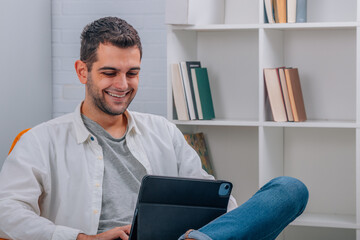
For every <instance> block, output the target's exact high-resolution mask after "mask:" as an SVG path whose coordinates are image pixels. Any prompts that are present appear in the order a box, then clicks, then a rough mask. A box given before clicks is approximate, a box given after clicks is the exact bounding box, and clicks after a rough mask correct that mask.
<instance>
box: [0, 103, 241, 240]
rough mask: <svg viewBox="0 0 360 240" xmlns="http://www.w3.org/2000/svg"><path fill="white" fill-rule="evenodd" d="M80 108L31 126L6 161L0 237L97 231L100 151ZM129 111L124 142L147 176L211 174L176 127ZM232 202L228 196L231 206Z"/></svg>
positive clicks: (101, 172) (64, 235)
mask: <svg viewBox="0 0 360 240" xmlns="http://www.w3.org/2000/svg"><path fill="white" fill-rule="evenodd" d="M80 107H81V104H80V105H79V106H78V107H77V108H76V110H75V112H73V113H70V114H67V115H64V116H62V117H59V118H56V119H53V120H51V121H48V122H45V123H42V124H40V125H38V126H36V127H34V128H32V129H31V130H30V131H28V132H27V133H26V134H24V135H23V136H22V137H21V139H20V140H19V142H18V143H17V145H16V146H15V148H14V149H13V151H12V152H11V154H10V155H9V156H8V158H7V159H6V161H5V163H4V165H3V168H2V170H1V173H0V237H4V238H11V239H29V240H30V239H36V240H42V239H44V240H45V239H46V240H48V239H54V240H57V239H64V240H65V239H66V240H67V239H76V238H77V235H78V234H79V233H86V234H90V235H93V234H96V232H97V229H98V225H99V219H100V213H101V201H102V187H100V186H102V182H103V175H104V162H103V151H102V148H101V147H100V145H99V144H98V142H97V140H96V138H95V137H94V136H92V134H91V133H90V132H89V131H88V130H87V128H86V127H85V125H84V123H83V121H82V119H81V113H80ZM126 116H127V118H128V132H127V134H126V142H127V144H128V147H129V149H130V151H131V153H132V154H133V156H134V157H135V158H136V159H137V160H138V161H139V162H140V163H141V164H142V165H143V166H144V167H145V169H146V171H147V174H155V175H166V176H182V177H194V178H207V179H211V178H213V177H212V176H210V175H208V174H207V173H206V172H205V171H204V170H203V169H202V168H201V162H200V159H199V157H198V156H197V154H196V152H195V151H194V150H193V149H192V148H191V147H190V146H189V145H188V144H187V142H186V141H185V139H184V137H183V135H182V133H181V132H180V131H179V130H178V129H177V128H176V126H175V125H174V124H172V123H170V122H169V121H167V120H166V119H165V118H163V117H160V116H155V115H151V114H143V113H136V112H130V111H127V112H126ZM235 206H236V203H235V200H234V199H233V198H231V201H230V203H229V209H230V208H234V207H235ZM119 207H121V206H119Z"/></svg>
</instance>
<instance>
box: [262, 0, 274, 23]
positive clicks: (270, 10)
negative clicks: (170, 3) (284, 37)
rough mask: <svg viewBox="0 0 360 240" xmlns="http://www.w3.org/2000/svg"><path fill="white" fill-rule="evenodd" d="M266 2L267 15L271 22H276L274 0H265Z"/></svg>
mask: <svg viewBox="0 0 360 240" xmlns="http://www.w3.org/2000/svg"><path fill="white" fill-rule="evenodd" d="M264 4H265V9H266V16H267V19H268V21H269V23H275V20H274V10H273V9H274V8H273V7H274V4H273V0H264Z"/></svg>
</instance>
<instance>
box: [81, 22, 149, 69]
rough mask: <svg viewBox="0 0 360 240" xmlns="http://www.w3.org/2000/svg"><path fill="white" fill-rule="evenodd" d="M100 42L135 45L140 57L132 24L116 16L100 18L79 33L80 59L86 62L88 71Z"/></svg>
mask: <svg viewBox="0 0 360 240" xmlns="http://www.w3.org/2000/svg"><path fill="white" fill-rule="evenodd" d="M100 43H102V44H112V45H114V46H117V47H120V48H128V47H133V46H137V47H138V49H139V50H140V58H141V57H142V47H141V41H140V37H139V34H138V32H137V31H136V30H135V28H133V26H131V25H130V24H128V23H127V22H126V21H125V20H123V19H120V18H117V17H104V18H100V19H98V20H96V21H94V22H92V23H90V24H88V25H87V26H85V28H84V30H83V32H82V33H81V48H80V60H81V61H83V62H85V63H86V66H87V67H88V71H91V68H92V64H93V63H94V62H95V61H97V55H96V51H97V49H98V47H99V45H100Z"/></svg>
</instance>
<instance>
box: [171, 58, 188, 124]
mask: <svg viewBox="0 0 360 240" xmlns="http://www.w3.org/2000/svg"><path fill="white" fill-rule="evenodd" d="M171 82H172V90H173V95H174V104H175V108H176V114H177V117H178V120H189V114H188V109H187V104H186V99H185V92H184V86H183V83H182V79H181V73H180V66H179V64H176V63H175V64H171Z"/></svg>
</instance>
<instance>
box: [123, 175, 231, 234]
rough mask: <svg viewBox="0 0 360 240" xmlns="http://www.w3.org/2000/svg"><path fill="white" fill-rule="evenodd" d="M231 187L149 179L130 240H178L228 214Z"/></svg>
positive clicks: (208, 182)
mask: <svg viewBox="0 0 360 240" xmlns="http://www.w3.org/2000/svg"><path fill="white" fill-rule="evenodd" d="M231 190H232V184H231V183H230V182H228V181H222V180H204V179H193V178H179V177H164V176H154V175H146V176H145V177H144V178H143V180H142V183H141V187H140V191H139V195H138V201H137V205H136V209H135V212H134V218H133V222H132V228H131V232H130V237H129V239H130V240H149V239H169V240H176V239H178V238H179V237H180V236H181V235H182V234H184V233H185V232H186V231H187V230H189V229H199V228H201V227H202V226H204V225H206V224H207V223H209V222H211V221H212V220H214V219H215V218H217V217H219V216H221V215H222V214H224V213H226V211H227V206H228V202H229V197H230V194H231Z"/></svg>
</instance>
